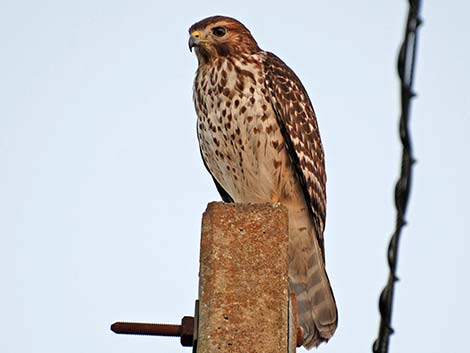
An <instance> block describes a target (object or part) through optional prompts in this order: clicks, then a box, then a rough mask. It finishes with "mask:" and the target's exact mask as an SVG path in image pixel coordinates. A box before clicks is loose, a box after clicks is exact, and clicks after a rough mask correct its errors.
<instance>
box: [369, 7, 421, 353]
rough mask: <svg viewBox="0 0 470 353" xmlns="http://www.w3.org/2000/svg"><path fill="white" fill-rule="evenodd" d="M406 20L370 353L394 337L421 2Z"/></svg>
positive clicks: (410, 164) (383, 351)
mask: <svg viewBox="0 0 470 353" xmlns="http://www.w3.org/2000/svg"><path fill="white" fill-rule="evenodd" d="M408 2H409V10H408V19H407V23H406V30H405V37H404V39H403V43H402V45H401V48H400V52H399V55H398V63H397V64H398V65H397V69H398V75H399V77H400V83H401V116H400V123H399V132H400V140H401V143H402V161H401V171H400V177H399V179H398V181H397V183H396V185H395V207H396V224H395V231H394V233H393V235H392V237H391V239H390V243H389V245H388V249H387V260H388V266H389V269H390V272H389V275H388V281H387V284H386V286H385V287H384V289H383V290H382V293H381V294H380V298H379V311H380V317H381V319H380V326H379V333H378V336H377V339H376V340H375V342H374V344H373V347H372V351H373V352H374V353H387V352H388V347H389V341H390V335H391V334H393V332H394V331H393V328H392V326H391V321H392V311H393V298H394V291H395V282H396V281H397V280H398V278H397V275H396V270H397V262H398V248H399V242H400V235H401V232H402V228H403V227H404V226H405V225H406V220H405V213H406V209H407V206H408V200H409V197H410V190H411V180H412V168H413V164H414V163H415V160H414V158H413V149H412V143H411V135H410V129H409V125H408V123H409V120H410V108H411V99H412V98H413V97H414V96H415V93H414V92H413V78H414V69H415V58H416V47H417V40H418V29H419V26H420V25H421V23H422V21H421V18H420V16H419V11H420V5H421V1H420V0H409V1H408Z"/></svg>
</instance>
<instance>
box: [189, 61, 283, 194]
mask: <svg viewBox="0 0 470 353" xmlns="http://www.w3.org/2000/svg"><path fill="white" fill-rule="evenodd" d="M264 81H265V79H264V76H263V66H262V64H261V58H260V57H257V56H251V57H245V58H238V59H227V58H219V59H217V60H216V61H215V62H213V63H211V64H210V65H205V66H201V67H199V69H198V72H197V75H196V79H195V83H194V102H195V107H196V112H197V116H198V124H197V132H198V139H199V144H200V148H201V153H202V157H203V158H204V161H205V163H206V165H207V167H208V168H209V170H210V172H211V173H212V175H213V176H214V177H215V178H216V179H217V180H218V182H219V183H220V184H221V185H222V186H223V187H224V188H225V189H226V190H227V191H228V192H229V193H230V194H231V195H232V196H234V195H235V197H236V195H237V194H242V193H243V192H244V191H246V189H247V188H248V189H250V188H251V189H253V188H256V187H257V185H258V188H263V189H265V190H258V192H260V193H269V192H270V191H269V188H271V189H272V188H275V187H276V186H275V185H273V183H272V180H271V179H273V178H276V177H277V178H278V174H279V173H280V172H281V169H282V168H281V165H283V164H284V161H283V159H284V157H285V156H284V155H285V151H284V140H283V138H282V134H281V132H280V129H279V126H278V123H277V120H276V117H275V114H274V111H273V109H272V107H271V103H270V99H269V95H268V91H267V89H266V87H265V85H264ZM260 183H264V184H266V185H267V186H262V187H260V186H259V184H260ZM255 191H256V190H255Z"/></svg>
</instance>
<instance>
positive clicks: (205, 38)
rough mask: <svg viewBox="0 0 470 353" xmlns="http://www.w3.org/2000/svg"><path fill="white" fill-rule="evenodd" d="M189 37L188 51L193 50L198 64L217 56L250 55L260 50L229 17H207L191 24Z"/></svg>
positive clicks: (237, 23) (248, 34) (244, 30)
mask: <svg viewBox="0 0 470 353" xmlns="http://www.w3.org/2000/svg"><path fill="white" fill-rule="evenodd" d="M189 35H190V37H189V49H190V50H192V48H195V51H196V56H197V58H198V60H199V63H200V64H201V63H206V62H209V61H211V60H212V59H215V58H217V57H219V56H230V55H236V54H252V53H255V52H257V51H260V50H261V49H260V48H259V47H258V44H257V43H256V41H255V39H254V38H253V36H252V35H251V33H250V31H249V30H248V29H247V28H246V27H245V26H244V25H243V24H242V23H240V22H238V21H237V20H235V19H234V18H230V17H225V16H213V17H208V18H206V19H204V20H202V21H199V22H197V23H195V24H193V25H192V26H191V28H190V29H189Z"/></svg>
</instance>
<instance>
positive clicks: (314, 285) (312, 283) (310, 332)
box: [289, 237, 338, 349]
mask: <svg viewBox="0 0 470 353" xmlns="http://www.w3.org/2000/svg"><path fill="white" fill-rule="evenodd" d="M309 238H310V239H312V241H313V242H314V243H315V244H314V246H312V247H305V248H303V249H302V251H299V252H298V253H296V258H297V259H299V260H300V261H301V262H303V263H304V264H306V267H303V269H304V271H302V272H303V273H302V272H297V273H295V272H294V273H293V272H292V271H290V273H289V280H290V289H291V291H292V292H294V293H295V294H296V297H297V314H298V321H299V325H300V326H301V327H302V328H303V330H304V344H303V345H304V347H305V348H307V349H310V348H312V347H316V346H318V345H319V344H320V343H322V342H326V341H328V340H329V339H330V338H331V336H333V333H334V332H335V330H336V326H337V322H338V314H337V309H336V302H335V298H334V296H333V291H332V289H331V286H330V281H329V279H328V275H327V274H326V271H325V266H324V263H323V258H322V255H321V251H320V248H319V246H318V243H317V240H316V237H309ZM294 251H295V250H294ZM302 258H303V259H302ZM293 268H299V267H298V266H294V267H293Z"/></svg>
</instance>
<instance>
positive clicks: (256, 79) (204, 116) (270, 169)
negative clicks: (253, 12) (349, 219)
mask: <svg viewBox="0 0 470 353" xmlns="http://www.w3.org/2000/svg"><path fill="white" fill-rule="evenodd" d="M189 34H190V37H189V48H190V50H192V49H193V48H194V50H195V53H196V56H197V59H198V68H197V72H196V78H195V80H194V87H193V88H194V94H193V99H194V105H195V108H196V114H197V136H198V140H199V146H200V151H201V155H202V159H203V161H204V164H205V166H206V168H207V170H208V171H209V173H210V174H211V175H212V178H213V179H214V182H215V185H216V187H217V189H218V191H219V193H220V195H221V196H222V199H223V200H224V201H225V202H252V203H257V202H258V203H259V202H280V203H282V204H283V205H285V206H286V207H287V210H288V215H289V250H288V254H289V287H290V290H291V291H292V292H294V293H295V294H296V297H297V304H298V320H299V323H300V326H301V327H302V329H303V333H304V346H305V347H306V348H311V347H315V346H318V345H319V344H320V343H322V342H324V341H328V340H329V339H330V337H331V336H332V335H333V333H334V331H335V329H336V326H337V321H338V319H337V309H336V303H335V299H334V296H333V292H332V289H331V286H330V282H329V279H328V275H327V273H326V270H325V253H324V246H323V231H324V228H325V217H326V190H325V189H326V174H325V163H324V156H323V147H322V143H321V140H320V134H319V130H318V125H317V121H316V117H315V112H314V110H313V107H312V103H311V102H310V99H309V97H308V95H307V92H306V90H305V88H304V87H303V85H302V83H301V82H300V80H299V78H298V77H297V76H296V74H295V73H294V72H293V71H292V70H291V69H290V68H289V67H288V66H287V65H286V64H285V63H284V62H283V61H282V60H281V59H279V58H278V57H277V56H276V55H274V54H272V53H270V52H267V51H264V50H261V49H260V48H259V46H258V44H257V43H256V41H255V39H254V38H253V36H252V35H251V33H250V31H249V30H248V29H247V28H246V27H245V26H244V25H243V24H242V23H240V22H239V21H237V20H235V19H233V18H230V17H224V16H213V17H209V18H206V19H204V20H201V21H199V22H197V23H195V24H194V25H192V26H191V28H190V29H189Z"/></svg>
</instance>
